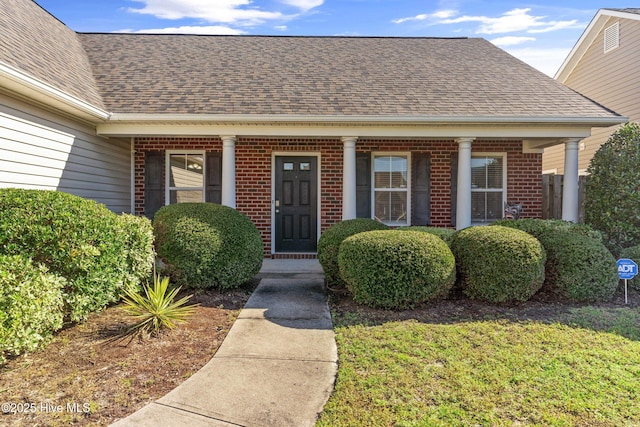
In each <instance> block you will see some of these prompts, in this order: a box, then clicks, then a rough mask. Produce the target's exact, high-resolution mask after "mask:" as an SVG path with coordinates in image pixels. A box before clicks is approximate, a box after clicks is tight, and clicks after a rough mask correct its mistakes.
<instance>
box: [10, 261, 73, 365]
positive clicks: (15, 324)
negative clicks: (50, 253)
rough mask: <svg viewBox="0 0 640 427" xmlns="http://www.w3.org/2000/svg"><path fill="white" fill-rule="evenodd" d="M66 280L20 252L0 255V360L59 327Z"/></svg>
mask: <svg viewBox="0 0 640 427" xmlns="http://www.w3.org/2000/svg"><path fill="white" fill-rule="evenodd" d="M64 285H65V280H64V279H63V278H62V277H60V276H57V275H55V274H51V273H49V272H48V271H47V269H46V268H45V267H44V266H35V265H33V264H32V263H31V260H29V259H28V258H25V257H22V256H20V255H0V364H1V363H4V361H5V360H6V358H7V357H8V356H17V355H18V354H21V353H24V352H29V351H33V350H35V349H36V348H38V346H40V345H42V344H44V343H46V342H47V340H48V339H49V338H50V337H51V335H53V333H54V332H55V331H57V330H58V329H60V328H61V327H62V320H63V317H64V313H63V305H64V303H63V299H62V289H63V287H64Z"/></svg>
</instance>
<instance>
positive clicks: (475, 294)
mask: <svg viewBox="0 0 640 427" xmlns="http://www.w3.org/2000/svg"><path fill="white" fill-rule="evenodd" d="M451 250H452V251H453V253H454V255H455V257H456V262H457V265H458V275H459V284H460V286H461V288H462V289H463V292H464V293H465V294H466V295H467V296H469V297H470V298H474V299H479V300H484V301H489V302H494V303H501V302H514V301H526V300H528V299H529V298H531V296H533V295H534V294H535V293H536V292H537V291H538V290H539V289H540V288H541V287H542V284H543V283H544V277H545V276H544V274H545V270H544V263H545V260H546V255H545V250H544V248H543V247H542V245H541V244H540V242H539V241H538V240H536V239H535V238H534V237H533V236H531V235H530V234H528V233H526V232H524V231H521V230H516V229H513V228H508V227H501V226H493V227H482V226H478V227H469V228H465V229H463V230H460V231H457V232H456V233H455V234H454V236H453V241H452V243H451Z"/></svg>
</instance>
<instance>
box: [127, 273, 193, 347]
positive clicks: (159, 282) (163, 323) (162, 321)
mask: <svg viewBox="0 0 640 427" xmlns="http://www.w3.org/2000/svg"><path fill="white" fill-rule="evenodd" d="M143 289H144V295H143V294H141V293H137V292H135V291H133V290H127V291H125V296H124V298H123V302H124V303H125V306H124V307H123V309H124V310H125V311H126V312H127V313H128V314H130V315H131V316H133V317H134V318H136V319H137V320H138V322H137V323H136V324H135V325H133V326H132V327H131V328H129V330H128V331H127V335H129V334H137V333H141V332H142V333H146V334H148V335H157V334H158V332H160V330H161V329H163V328H167V329H173V328H175V326H176V324H178V323H183V322H185V321H186V319H187V318H188V317H189V316H191V315H192V314H193V313H194V311H195V309H196V307H198V305H199V304H192V305H185V304H186V303H187V301H189V299H191V297H192V296H193V295H188V296H186V297H183V298H181V299H179V300H178V301H175V298H176V296H177V294H178V292H180V287H178V288H173V289H169V278H168V277H160V276H159V275H154V278H153V286H150V285H149V284H147V285H145V286H144V288H143Z"/></svg>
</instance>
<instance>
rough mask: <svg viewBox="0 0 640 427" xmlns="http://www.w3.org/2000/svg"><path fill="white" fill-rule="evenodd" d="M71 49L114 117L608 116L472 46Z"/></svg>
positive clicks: (324, 40) (389, 43) (281, 41)
mask: <svg viewBox="0 0 640 427" xmlns="http://www.w3.org/2000/svg"><path fill="white" fill-rule="evenodd" d="M78 37H79V39H80V40H81V42H82V44H83V46H84V48H85V49H86V52H87V54H88V57H89V61H90V63H91V65H92V68H93V72H94V77H95V79H96V82H97V85H98V88H99V90H100V93H101V94H102V97H103V101H104V104H105V106H106V108H107V110H109V111H111V112H118V113H150V114H155V113H177V114H296V115H382V116H441V117H447V116H469V117H473V116H508V117H612V116H615V113H613V112H611V111H609V110H607V109H605V108H603V107H602V106H599V105H598V104H596V103H594V102H592V101H590V100H588V99H586V98H585V97H583V96H581V95H579V94H577V93H575V92H573V91H571V90H570V89H568V88H567V87H565V86H563V85H561V84H560V83H558V82H556V81H555V80H553V79H552V78H550V77H548V76H546V75H544V74H542V73H541V72H539V71H537V70H535V69H533V68H532V67H530V66H528V65H526V64H525V63H523V62H521V61H519V60H518V59H516V58H514V57H512V56H511V55H509V54H507V53H506V52H504V51H503V50H501V49H499V48H497V47H495V46H494V45H493V44H491V43H490V42H488V41H486V40H483V39H478V38H470V39H467V38H453V39H442V38H382V37H274V36H193V35H158V34H154V35H134V34H78Z"/></svg>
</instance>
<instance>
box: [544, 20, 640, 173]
mask: <svg viewBox="0 0 640 427" xmlns="http://www.w3.org/2000/svg"><path fill="white" fill-rule="evenodd" d="M639 64H640V9H600V10H599V11H598V13H597V14H596V15H595V17H594V18H593V19H592V20H591V22H590V23H589V26H588V27H587V29H586V30H585V31H584V33H583V34H582V36H581V37H580V39H579V40H578V42H577V43H576V45H575V46H574V48H573V49H572V50H571V53H569V56H568V57H567V59H565V61H564V63H563V64H562V66H561V67H560V69H559V70H558V72H557V73H556V76H555V78H556V80H558V81H559V82H561V83H563V84H565V85H567V86H568V87H570V88H571V89H573V90H575V91H576V92H578V93H581V94H582V95H584V96H586V97H588V98H590V99H592V100H594V101H596V102H598V103H600V104H601V105H606V106H607V107H608V108H611V109H613V110H614V111H616V112H617V113H620V114H622V115H624V116H627V117H628V118H629V121H640V73H639V72H638V65H639ZM617 127H618V126H617V125H614V126H612V127H608V128H599V129H594V130H593V132H592V136H590V137H588V138H585V139H583V140H582V141H581V142H580V144H579V160H578V169H579V170H580V173H581V174H584V173H585V172H586V169H587V167H588V166H589V162H590V161H591V158H592V157H593V155H594V153H595V152H596V151H598V148H600V145H602V144H603V143H604V142H606V141H607V139H608V138H609V137H610V136H611V134H612V133H613V132H615V130H616V129H617ZM542 169H543V171H544V172H545V173H557V174H564V150H563V147H561V146H554V147H550V148H546V149H545V151H544V154H543V156H542Z"/></svg>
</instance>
